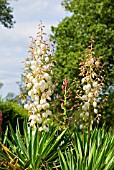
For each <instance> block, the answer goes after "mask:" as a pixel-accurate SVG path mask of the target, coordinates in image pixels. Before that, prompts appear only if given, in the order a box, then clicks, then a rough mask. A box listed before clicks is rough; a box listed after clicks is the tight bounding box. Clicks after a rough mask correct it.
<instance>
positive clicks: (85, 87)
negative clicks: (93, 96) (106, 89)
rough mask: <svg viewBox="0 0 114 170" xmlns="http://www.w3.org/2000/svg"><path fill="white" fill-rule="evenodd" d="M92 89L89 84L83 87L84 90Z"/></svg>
mask: <svg viewBox="0 0 114 170" xmlns="http://www.w3.org/2000/svg"><path fill="white" fill-rule="evenodd" d="M90 89H91V85H90V84H87V85H85V86H83V90H86V91H89V90H90Z"/></svg>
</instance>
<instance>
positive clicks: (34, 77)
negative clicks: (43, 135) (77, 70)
mask: <svg viewBox="0 0 114 170" xmlns="http://www.w3.org/2000/svg"><path fill="white" fill-rule="evenodd" d="M43 29H44V26H42V23H40V24H39V32H38V34H37V38H36V39H33V38H32V43H31V46H30V50H29V52H30V56H29V57H28V58H27V59H26V61H25V62H24V64H25V69H24V74H23V77H24V83H25V89H26V92H27V93H26V94H25V95H23V94H22V95H21V97H22V103H23V104H24V108H25V109H26V110H28V112H29V123H30V126H31V127H33V129H34V128H35V127H36V126H38V127H39V131H42V130H45V131H49V123H50V118H49V117H50V115H51V114H52V111H51V110H50V101H51V95H52V94H53V91H54V85H53V83H52V80H51V75H52V74H53V67H54V64H53V59H52V56H53V50H52V46H51V45H49V44H48V43H47V42H46V41H45V40H44V38H43V36H44V34H45V33H44V32H43Z"/></svg>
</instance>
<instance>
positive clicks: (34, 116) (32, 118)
mask: <svg viewBox="0 0 114 170" xmlns="http://www.w3.org/2000/svg"><path fill="white" fill-rule="evenodd" d="M36 119H37V116H36V115H30V116H29V120H34V121H35V120H36Z"/></svg>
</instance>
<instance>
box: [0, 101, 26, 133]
mask: <svg viewBox="0 0 114 170" xmlns="http://www.w3.org/2000/svg"><path fill="white" fill-rule="evenodd" d="M0 110H1V111H2V118H3V123H2V131H3V133H4V132H5V129H6V126H7V125H9V123H11V125H12V127H13V128H15V127H16V124H17V118H18V119H19V121H20V123H22V122H23V118H24V117H27V112H26V111H25V110H24V109H23V108H22V106H19V105H18V104H17V103H16V102H8V101H0ZM21 129H22V128H21Z"/></svg>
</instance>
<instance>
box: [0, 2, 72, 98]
mask: <svg viewBox="0 0 114 170" xmlns="http://www.w3.org/2000/svg"><path fill="white" fill-rule="evenodd" d="M61 1H62V0H18V1H15V0H12V1H11V6H12V7H13V9H14V10H13V15H14V19H15V20H16V24H15V25H14V28H13V29H7V28H4V27H3V26H2V25H0V82H2V83H3V84H4V86H3V87H2V89H0V95H2V97H5V96H6V95H7V93H8V92H13V93H16V94H19V88H18V85H17V84H16V82H17V81H20V80H21V79H20V77H21V73H22V72H23V70H22V67H23V64H22V61H24V59H25V58H26V57H27V56H28V55H29V54H28V50H29V45H30V38H29V37H30V36H33V37H35V35H36V33H37V25H38V24H39V22H40V20H42V21H43V24H44V25H45V27H46V29H45V32H46V33H48V34H49V33H50V27H51V26H52V25H53V26H57V24H58V23H59V22H60V21H61V20H62V19H63V18H64V17H65V16H67V15H69V14H68V13H67V12H66V11H65V10H64V8H62V7H61Z"/></svg>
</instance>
